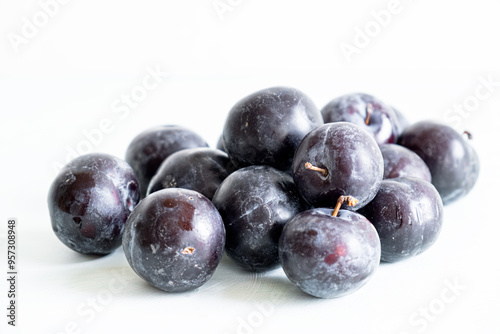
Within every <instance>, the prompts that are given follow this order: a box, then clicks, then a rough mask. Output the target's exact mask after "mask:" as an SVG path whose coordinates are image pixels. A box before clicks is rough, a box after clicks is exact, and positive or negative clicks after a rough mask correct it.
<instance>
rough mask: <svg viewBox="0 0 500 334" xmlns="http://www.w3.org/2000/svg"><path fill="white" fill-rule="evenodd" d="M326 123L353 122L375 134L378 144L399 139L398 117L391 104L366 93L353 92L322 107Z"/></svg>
mask: <svg viewBox="0 0 500 334" xmlns="http://www.w3.org/2000/svg"><path fill="white" fill-rule="evenodd" d="M321 114H322V116H323V120H324V122H325V123H331V122H351V123H354V124H356V125H358V126H360V127H361V128H362V129H363V130H365V131H366V132H368V133H369V134H370V135H372V136H373V138H374V139H375V141H376V142H377V144H379V145H381V144H387V143H395V142H396V141H397V137H398V132H399V124H398V118H397V115H396V114H395V112H394V110H393V109H392V107H391V106H389V105H387V104H385V103H384V102H382V101H381V100H379V99H378V98H376V97H374V96H372V95H369V94H364V93H352V94H346V95H342V96H340V97H337V98H336V99H333V100H332V101H330V103H328V104H327V105H326V106H324V107H323V109H321Z"/></svg>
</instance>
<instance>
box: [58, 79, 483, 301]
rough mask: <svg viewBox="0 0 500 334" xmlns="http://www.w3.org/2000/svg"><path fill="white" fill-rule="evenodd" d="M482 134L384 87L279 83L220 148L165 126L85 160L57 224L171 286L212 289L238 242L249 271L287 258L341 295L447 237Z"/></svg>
mask: <svg viewBox="0 0 500 334" xmlns="http://www.w3.org/2000/svg"><path fill="white" fill-rule="evenodd" d="M470 139H471V135H470V134H469V133H467V132H465V133H463V134H461V133H458V132H457V131H455V130H454V129H453V128H451V127H449V126H447V125H444V124H440V123H437V122H434V121H420V122H417V123H414V124H409V123H408V121H407V120H406V118H405V117H404V116H403V114H401V113H400V112H399V111H398V110H396V109H394V108H393V107H391V106H390V105H388V104H386V103H384V102H382V101H380V100H379V99H377V98H375V97H373V96H371V95H367V94H361V93H356V94H348V95H344V96H340V97H338V98H336V99H334V100H332V101H331V102H330V103H328V104H327V105H326V106H325V107H324V108H323V109H321V110H319V109H318V108H317V107H316V106H315V104H314V103H313V101H312V100H311V99H310V98H309V97H308V96H307V95H305V94H304V93H303V92H301V91H299V90H297V89H294V88H289V87H272V88H268V89H264V90H261V91H258V92H255V93H253V94H251V95H249V96H247V97H245V98H243V99H241V100H240V101H239V102H237V103H236V104H235V105H234V107H233V108H232V109H231V110H230V112H229V114H228V115H227V118H226V121H225V124H224V128H223V133H222V135H221V137H220V140H219V142H218V144H217V148H209V147H208V145H207V143H206V141H205V140H203V138H201V137H200V136H199V135H197V134H196V133H194V132H193V131H191V130H189V129H187V128H184V127H180V126H158V127H154V128H151V129H147V130H146V131H144V132H142V133H140V134H139V135H138V136H137V137H135V138H134V139H133V140H132V141H131V143H130V145H129V147H128V149H127V152H126V156H125V160H122V159H119V158H117V157H114V156H111V155H108V154H102V153H91V154H87V155H83V156H80V157H78V158H76V159H75V160H73V161H71V162H70V163H68V164H67V165H66V166H65V167H64V168H63V169H62V170H61V171H60V173H59V174H58V176H57V177H56V179H55V180H54V181H53V183H52V186H51V188H50V191H49V195H48V205H49V211H50V216H51V221H52V228H53V230H54V232H55V234H56V235H57V237H58V238H59V239H60V240H61V241H62V242H63V243H64V244H65V245H66V246H68V247H69V248H71V249H73V250H75V251H77V252H80V253H83V254H108V253H110V252H111V251H112V250H113V249H115V248H117V247H119V246H120V245H122V246H123V250H124V253H125V256H126V258H127V260H128V262H129V264H130V266H131V267H132V269H133V270H134V271H135V272H136V273H137V275H139V276H140V277H141V278H143V279H144V280H146V281H147V282H149V283H150V284H152V285H153V286H155V287H157V288H159V289H162V290H164V291H171V292H176V291H187V290H192V289H195V288H197V287H199V286H201V285H202V284H204V283H205V282H206V281H207V280H208V279H210V277H212V275H213V273H214V271H215V269H216V268H217V265H218V264H219V262H220V260H221V258H222V255H223V252H224V251H225V252H226V254H227V255H228V257H229V258H231V259H232V260H233V261H234V262H235V263H236V264H237V265H239V266H240V267H242V268H244V269H246V270H249V271H266V270H271V269H274V268H276V267H278V266H281V267H282V268H283V270H284V272H285V274H286V275H287V277H288V278H289V279H290V281H292V282H293V283H294V284H295V285H297V286H298V287H299V288H300V289H301V290H303V291H305V292H306V293H308V294H310V295H312V296H316V297H321V298H333V297H339V296H342V295H346V294H349V293H352V292H353V291H355V290H357V289H358V288H360V287H361V286H363V285H364V284H365V283H366V282H367V281H368V280H369V279H370V277H372V275H373V273H374V272H375V270H376V269H377V268H378V266H379V263H380V261H385V262H396V261H401V260H404V259H407V258H409V257H412V256H415V255H417V254H420V253H421V252H423V251H425V250H426V249H428V248H429V247H430V246H431V245H432V244H433V243H434V242H435V241H436V239H437V237H438V235H439V232H440V230H441V226H442V223H443V205H446V204H448V203H452V202H454V201H456V200H458V199H460V198H462V197H464V196H465V195H466V194H468V193H469V191H470V190H471V189H472V187H473V186H474V184H475V183H476V180H477V178H478V174H479V161H478V156H477V154H476V152H475V151H474V149H473V148H472V146H471V145H470Z"/></svg>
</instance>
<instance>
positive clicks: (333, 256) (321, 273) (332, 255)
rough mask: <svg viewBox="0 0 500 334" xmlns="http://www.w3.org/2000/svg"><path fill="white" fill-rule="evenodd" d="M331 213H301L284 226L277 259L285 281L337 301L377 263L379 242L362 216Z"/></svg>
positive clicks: (360, 283)
mask: <svg viewBox="0 0 500 334" xmlns="http://www.w3.org/2000/svg"><path fill="white" fill-rule="evenodd" d="M332 211H333V210H331V209H323V208H316V209H311V210H308V211H304V212H302V213H300V214H298V215H297V216H295V217H294V218H293V219H292V220H290V221H289V222H288V223H287V224H286V225H285V227H284V229H283V233H282V235H281V238H280V242H279V258H280V262H281V265H282V267H283V270H284V271H285V273H286V275H287V277H288V278H289V279H290V281H292V282H293V283H294V284H295V285H297V286H298V287H299V288H300V289H301V290H302V291H304V292H306V293H308V294H310V295H312V296H315V297H319V298H335V297H341V296H344V295H347V294H350V293H353V292H354V291H356V290H358V289H359V288H360V287H362V286H363V285H364V284H365V283H366V282H368V280H369V279H370V277H372V275H373V273H374V272H375V270H376V269H377V268H378V266H379V263H380V254H381V253H380V252H381V250H380V240H379V237H378V235H377V232H376V230H375V228H374V227H373V225H372V224H371V223H370V222H369V221H368V220H367V219H366V218H365V217H363V216H362V215H360V214H358V213H356V212H352V211H348V210H340V211H339V213H338V215H337V217H334V216H332Z"/></svg>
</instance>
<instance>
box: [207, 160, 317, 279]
mask: <svg viewBox="0 0 500 334" xmlns="http://www.w3.org/2000/svg"><path fill="white" fill-rule="evenodd" d="M212 201H213V203H214V204H215V206H216V207H217V209H218V210H219V212H220V214H221V216H222V219H223V221H224V224H225V226H226V232H227V238H226V253H227V255H228V256H229V258H231V259H232V260H233V261H234V262H235V263H236V264H238V265H239V266H240V267H242V268H243V269H245V270H249V271H255V272H259V271H260V272H261V271H265V270H270V269H274V268H276V267H277V266H278V265H279V258H278V241H279V238H280V235H281V231H282V229H283V226H284V225H285V224H286V223H287V222H288V221H289V220H290V219H291V218H292V217H294V216H295V215H296V214H298V213H299V212H301V211H303V210H306V209H308V208H309V207H308V206H307V204H306V203H305V201H304V200H303V199H302V198H301V196H300V194H299V192H298V190H297V188H296V186H295V184H294V183H293V179H292V177H291V176H290V175H288V174H286V173H285V172H283V171H280V170H277V169H275V168H273V167H270V166H249V167H244V168H241V169H239V170H237V171H235V172H234V173H232V174H231V175H229V176H228V177H227V178H226V179H225V180H224V181H223V182H222V183H221V185H220V187H219V189H217V191H216V193H215V195H214V197H213V200H212Z"/></svg>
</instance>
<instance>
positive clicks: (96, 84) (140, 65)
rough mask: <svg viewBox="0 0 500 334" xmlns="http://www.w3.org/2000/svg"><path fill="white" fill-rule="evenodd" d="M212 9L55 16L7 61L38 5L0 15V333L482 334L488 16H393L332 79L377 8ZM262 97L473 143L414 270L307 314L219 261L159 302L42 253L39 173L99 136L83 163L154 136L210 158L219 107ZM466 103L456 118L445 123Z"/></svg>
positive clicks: (390, 274)
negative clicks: (10, 291) (276, 90)
mask: <svg viewBox="0 0 500 334" xmlns="http://www.w3.org/2000/svg"><path fill="white" fill-rule="evenodd" d="M47 1H48V0H45V1H43V0H42V2H44V3H45V2H47ZM213 2H214V1H212V0H204V1H180V0H176V1H161V2H160V1H117V0H108V1H104V2H103V1H95V0H87V1H69V2H68V3H67V4H65V5H60V7H59V10H58V12H57V13H55V14H54V15H53V17H51V18H50V19H49V20H48V23H47V24H46V26H44V27H42V28H39V29H38V32H37V33H36V34H34V36H33V37H31V38H29V39H27V43H26V44H23V45H20V46H19V52H16V51H15V50H14V48H13V47H12V44H11V43H10V42H9V36H12V33H15V34H21V33H22V27H23V25H24V24H25V23H23V22H25V21H23V18H25V17H26V18H28V19H29V20H32V19H33V16H36V15H38V16H40V14H38V13H39V12H40V11H41V7H40V4H39V2H38V1H35V0H29V1H26V0H24V1H19V0H2V1H1V2H0V35H1V36H2V38H1V39H0V113H1V121H0V136H1V137H0V138H1V144H0V145H1V161H0V164H1V174H0V175H1V176H2V182H1V191H0V196H1V197H0V203H1V206H0V208H1V215H0V219H1V227H0V234H1V245H0V247H1V250H0V268H2V269H1V274H0V296H1V297H0V306H1V307H0V309H2V310H4V311H2V312H1V314H0V319H2V320H0V332H1V333H5V332H8V333H11V332H12V333H64V332H67V333H78V332H79V333H105V332H109V331H111V330H112V331H113V332H115V333H125V332H126V333H129V332H138V331H140V332H141V333H156V332H165V333H181V332H182V333H277V332H278V331H279V333H314V332H330V333H332V332H335V333H389V334H402V333H445V332H446V333H471V332H480V333H497V332H498V321H497V319H498V310H499V307H500V302H499V299H500V288H499V284H498V282H499V281H500V273H499V271H498V236H499V235H500V225H499V219H498V216H497V215H498V214H497V212H496V210H495V209H496V207H497V203H495V202H496V201H497V200H498V187H499V186H500V184H499V179H498V174H497V170H498V168H499V167H500V166H499V162H498V155H499V149H498V144H497V143H498V127H499V124H500V117H499V113H498V110H500V86H499V83H496V86H492V87H489V88H490V90H491V91H488V90H487V88H485V86H482V87H483V88H479V90H477V87H481V85H482V83H481V79H480V78H488V77H491V79H492V80H493V81H495V82H500V65H499V60H500V54H499V53H500V52H499V50H500V48H499V47H498V31H500V21H499V20H498V13H499V10H500V3H498V2H494V1H480V0H479V1H474V2H472V1H470V2H456V1H449V0H447V1H439V3H437V2H436V1H434V2H432V1H410V0H401V2H400V7H398V8H399V10H398V13H397V14H394V15H392V17H391V20H390V22H389V23H388V24H387V25H386V26H385V27H383V28H382V29H381V31H380V32H379V34H378V35H377V36H374V37H373V38H370V43H369V45H367V46H366V47H364V48H362V49H360V50H359V54H355V55H353V57H352V61H351V62H348V61H347V60H346V58H345V57H344V55H343V54H342V52H341V51H340V45H341V43H343V42H344V43H351V44H352V43H353V39H354V38H355V35H356V31H357V30H356V29H357V27H358V28H360V29H364V28H365V26H366V25H368V26H370V25H371V24H372V23H371V22H373V20H374V18H373V15H372V14H371V12H372V11H373V10H375V11H378V10H380V9H383V8H388V6H389V4H390V3H391V1H356V2H354V1H353V2H351V3H348V2H347V1H307V2H306V1H285V0H278V1H264V0H252V1H244V0H221V1H220V2H222V3H229V4H232V8H233V10H232V11H228V12H225V13H224V15H223V18H224V19H221V18H220V16H219V15H218V13H217V12H216V11H215V10H214V8H213V7H212V4H213ZM42 16H43V15H42ZM40 18H41V19H43V17H41V16H40ZM40 18H39V19H40ZM375 28H376V27H375ZM147 68H149V69H156V68H159V69H160V70H161V71H165V72H168V73H169V75H168V77H164V78H162V81H161V82H160V83H159V85H157V87H156V88H154V89H152V90H151V91H149V92H148V94H147V96H146V97H145V99H144V100H143V101H142V102H140V103H138V105H137V106H136V107H135V108H128V109H127V108H124V104H123V103H121V102H120V101H121V99H122V95H123V94H130V93H131V92H134V91H135V92H140V91H139V90H140V88H137V87H138V86H141V85H142V83H143V80H144V79H145V78H147V75H148V70H147ZM148 80H149V79H148ZM147 83H149V84H150V85H154V82H153V81H150V80H149V81H147ZM273 85H289V86H293V87H296V88H299V89H301V90H303V91H304V92H306V93H307V94H308V95H310V96H311V97H312V98H313V99H314V100H315V101H316V103H317V105H318V107H322V106H323V105H325V104H326V103H327V102H328V101H329V100H330V99H332V98H334V97H336V96H338V95H340V94H343V93H348V92H352V91H364V92H367V93H372V94H374V95H376V96H379V97H380V98H382V99H384V100H386V101H387V102H389V103H391V104H393V105H395V106H396V107H398V108H399V109H400V110H401V111H403V112H404V113H405V114H407V116H408V117H409V118H410V119H411V120H412V121H416V120H419V119H424V118H433V119H437V120H440V121H443V122H445V123H449V124H451V125H453V126H455V127H456V128H457V129H458V130H463V129H468V130H469V131H471V132H472V133H473V134H474V135H475V138H474V145H475V147H476V148H477V150H478V152H479V155H480V158H481V164H482V172H481V176H480V179H479V182H478V184H477V185H476V187H475V188H474V190H473V192H472V193H471V194H470V195H469V196H468V197H467V199H464V200H461V201H460V202H458V203H456V204H453V205H451V206H449V207H446V210H445V222H444V227H443V230H442V233H441V235H440V237H439V239H438V241H437V243H436V244H435V245H434V246H433V247H432V248H431V249H430V250H429V251H428V252H426V253H424V254H422V255H420V256H418V257H416V258H414V259H411V260H408V261H405V262H402V263H397V264H392V265H388V264H384V265H381V267H380V268H379V270H378V271H377V273H376V274H375V275H374V277H373V278H372V280H371V281H370V282H368V284H367V285H366V286H365V287H363V288H362V289H361V290H359V291H358V292H356V293H354V294H352V295H350V296H347V297H344V298H340V299H336V300H319V299H315V298H310V297H308V296H306V295H304V294H302V293H300V291H298V290H297V289H296V288H295V287H294V286H293V285H292V284H291V283H289V282H288V281H287V279H286V277H285V276H284V274H283V273H282V271H281V270H275V271H273V272H270V273H266V274H258V275H257V274H250V273H245V272H242V271H241V270H239V269H237V268H235V267H234V265H232V263H231V262H230V261H229V260H228V259H224V260H223V262H222V263H221V265H220V267H219V268H218V269H217V271H216V273H215V275H214V276H213V278H212V279H211V280H210V281H209V282H208V283H207V284H206V285H205V286H203V287H201V288H200V289H198V291H194V292H191V293H184V294H167V293H162V292H161V291H158V290H156V289H153V288H151V287H149V286H148V285H147V284H146V283H144V282H143V281H141V280H140V279H139V278H138V277H137V276H136V275H135V274H134V273H133V272H132V270H131V269H130V268H129V267H128V264H127V262H126V260H125V258H124V256H123V252H122V251H121V250H117V251H116V252H114V253H113V254H111V255H110V256H106V257H102V258H89V257H85V256H80V255H78V254H76V253H74V252H72V251H70V250H69V249H67V248H66V247H65V246H64V245H62V244H61V243H60V242H59V241H58V240H57V239H56V237H55V236H54V234H53V232H52V230H51V227H50V222H49V216H48V211H47V205H46V195H47V191H48V188H49V185H50V183H51V182H52V179H53V178H54V177H55V171H54V168H53V165H54V164H56V163H64V162H65V159H66V157H67V155H68V150H76V149H78V148H81V149H82V148H84V145H85V143H84V141H85V140H86V137H85V135H84V132H85V131H86V132H92V129H95V128H97V127H99V126H100V124H101V123H102V122H103V120H105V119H109V121H108V123H109V124H111V125H109V124H108V125H107V126H105V129H107V130H109V131H108V132H107V133H106V134H104V135H103V136H102V137H100V138H98V137H95V138H97V139H96V141H95V143H94V144H92V150H93V151H101V152H107V153H111V154H114V155H116V156H119V157H123V155H124V152H125V149H126V147H127V145H128V143H129V142H130V140H131V139H132V138H133V136H135V135H136V134H137V133H139V132H140V131H142V130H143V129H145V128H147V127H149V126H153V125H157V124H181V125H185V126H188V127H190V128H192V129H193V130H195V131H197V132H198V133H200V134H201V135H202V136H203V137H205V138H206V139H207V140H208V141H209V142H210V143H211V144H212V145H215V143H216V141H217V138H218V136H219V134H220V131H221V129H222V126H223V122H224V118H225V115H226V113H227V111H228V110H229V109H230V108H231V106H232V105H233V104H234V103H235V102H236V101H237V100H238V99H240V98H242V97H243V96H245V95H247V94H249V93H252V92H253V91H255V90H258V89H261V88H266V87H269V86H273ZM478 92H479V94H480V97H481V99H480V100H479V99H476V100H474V98H473V97H474V96H475V94H478ZM488 93H489V94H488ZM481 94H482V95H481ZM486 95H487V96H486ZM474 101H478V102H479V103H478V105H477V106H472V108H470V109H471V111H470V112H465V113H463V114H462V115H460V114H457V113H451V114H446V111H447V110H448V109H450V108H453V106H454V104H462V103H464V102H466V103H467V102H470V103H472V102H474ZM120 103H121V104H120ZM120 107H121V108H120ZM104 123H106V121H104ZM12 216H13V217H17V218H18V220H19V227H18V234H19V236H18V240H19V252H20V254H19V260H18V261H19V286H18V293H19V300H18V306H19V309H18V327H17V328H15V329H13V328H11V327H10V326H7V325H6V317H5V315H4V313H6V311H5V307H6V303H7V297H6V292H7V285H6V280H5V279H4V278H3V277H4V276H6V271H7V270H6V234H5V232H6V224H7V218H8V217H12ZM451 285H454V286H455V288H453V289H451V288H450V286H451ZM94 301H95V303H96V304H92V303H94ZM92 305H94V306H92ZM92 307H95V308H92ZM426 310H428V311H426ZM424 312H428V313H426V315H424ZM72 326H75V328H72Z"/></svg>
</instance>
